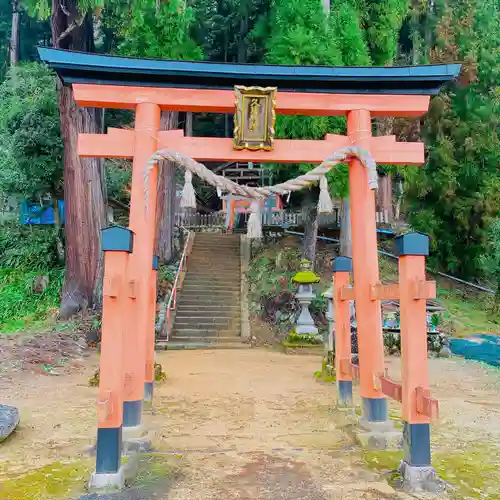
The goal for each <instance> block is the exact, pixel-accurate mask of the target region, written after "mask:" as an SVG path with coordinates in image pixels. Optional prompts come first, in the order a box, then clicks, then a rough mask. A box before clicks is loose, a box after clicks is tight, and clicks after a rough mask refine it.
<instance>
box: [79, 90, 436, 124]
mask: <svg viewBox="0 0 500 500" xmlns="http://www.w3.org/2000/svg"><path fill="white" fill-rule="evenodd" d="M73 93H74V96H75V100H76V102H77V103H78V104H79V105H80V106H86V107H93V108H115V109H135V108H136V106H137V105H138V104H140V103H143V102H151V103H154V104H158V105H159V106H160V108H161V109H162V110H163V111H191V112H194V113H200V112H205V113H231V114H233V113H234V109H235V105H234V101H235V97H234V92H233V91H231V90H209V89H184V88H150V87H132V86H130V87H129V86H121V85H91V84H78V83H75V84H73ZM429 102H430V97H429V96H414V95H371V94H320V93H312V92H311V93H309V92H281V91H278V94H277V98H276V112H277V113H278V114H282V115H309V116H342V115H346V114H347V113H348V112H349V111H352V110H358V109H365V110H367V111H369V112H370V113H371V115H372V116H374V117H379V116H396V117H404V116H422V115H424V114H425V113H426V112H427V109H428V108H429Z"/></svg>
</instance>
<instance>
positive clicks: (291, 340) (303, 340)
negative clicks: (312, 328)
mask: <svg viewBox="0 0 500 500" xmlns="http://www.w3.org/2000/svg"><path fill="white" fill-rule="evenodd" d="M286 340H287V343H288V344H299V345H301V344H307V345H319V344H322V343H323V340H322V339H321V337H320V336H319V335H313V334H310V333H296V332H295V330H294V331H292V332H290V333H289V334H288V337H287V338H286Z"/></svg>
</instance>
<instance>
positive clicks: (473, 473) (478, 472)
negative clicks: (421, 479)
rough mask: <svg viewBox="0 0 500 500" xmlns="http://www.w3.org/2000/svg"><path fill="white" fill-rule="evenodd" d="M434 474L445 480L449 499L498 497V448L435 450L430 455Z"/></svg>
mask: <svg viewBox="0 0 500 500" xmlns="http://www.w3.org/2000/svg"><path fill="white" fill-rule="evenodd" d="M432 461H433V465H434V467H435V468H436V471H437V473H438V476H439V477H441V478H442V479H444V480H445V481H446V482H448V483H449V484H450V485H451V486H452V487H453V490H452V491H451V493H450V496H451V498H453V499H457V500H458V499H463V498H470V499H481V500H500V491H499V487H498V485H499V483H500V469H499V461H500V452H499V450H498V449H493V448H492V447H488V446H485V447H479V446H477V447H474V448H472V449H469V450H464V451H463V452H462V453H460V454H456V455H451V454H441V453H436V454H435V455H433V457H432Z"/></svg>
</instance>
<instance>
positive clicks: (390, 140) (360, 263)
mask: <svg viewBox="0 0 500 500" xmlns="http://www.w3.org/2000/svg"><path fill="white" fill-rule="evenodd" d="M40 55H41V58H42V59H43V60H44V61H46V62H47V63H48V64H49V65H50V66H51V67H53V68H54V69H55V70H56V71H57V72H58V74H59V76H60V77H61V79H62V80H63V82H64V83H66V84H72V85H73V90H74V96H75V100H76V102H77V103H78V104H79V105H80V106H87V107H99V108H116V109H131V110H134V111H135V129H134V130H122V129H109V130H108V133H107V134H81V135H80V137H79V144H78V153H79V154H80V155H82V156H86V157H103V158H130V159H133V173H132V192H131V207H130V226H129V227H130V230H126V229H124V228H109V229H107V230H104V233H103V250H104V251H105V252H106V260H105V280H104V293H103V295H104V305H103V323H102V353H101V384H100V389H99V407H100V408H101V412H100V418H99V429H98V441H97V461H96V473H95V474H94V476H93V484H94V485H101V484H121V482H122V479H123V478H122V476H121V473H120V463H121V462H120V458H121V441H122V424H123V429H124V430H125V431H127V434H129V435H131V434H132V435H133V434H134V432H137V431H139V430H140V427H141V423H142V421H141V415H142V403H143V398H144V399H145V400H149V401H151V399H152V394H153V381H154V349H155V338H154V337H155V335H154V320H155V309H156V307H155V305H156V304H155V293H154V287H155V285H156V272H155V268H157V259H155V257H154V256H153V243H154V228H155V218H156V184H157V175H158V172H157V168H156V169H154V171H153V172H152V174H150V175H149V179H148V183H149V186H148V191H149V198H148V204H149V206H148V207H147V210H146V207H145V196H144V167H145V165H146V162H147V160H148V159H149V158H150V157H151V156H152V155H153V153H155V152H156V151H157V150H158V149H162V148H168V149H171V150H175V151H177V152H179V153H183V154H184V155H186V156H189V157H192V158H194V159H196V160H199V161H220V162H227V161H239V162H244V161H254V162H260V163H266V162H267V163H299V162H300V163H320V162H321V161H323V160H324V159H325V157H326V156H328V155H329V154H331V153H332V152H334V151H336V150H337V149H339V148H342V147H345V146H348V145H356V146H360V147H361V148H363V149H364V150H366V151H369V152H370V153H371V155H372V156H373V158H374V159H375V161H376V162H377V163H381V164H398V165H420V164H422V163H423V162H424V146H423V144H422V143H411V142H410V143H399V142H397V141H396V138H395V137H394V136H388V137H372V119H373V118H376V117H384V116H392V117H419V116H422V115H423V114H424V113H425V112H426V111H427V109H428V106H429V99H430V97H429V95H431V94H434V93H437V91H438V90H439V87H440V85H442V84H443V83H444V82H445V81H447V80H450V79H452V78H453V77H455V76H456V74H457V73H458V69H459V67H458V66H457V65H443V66H430V67H414V68H314V67H313V68H307V67H280V66H276V67H272V66H252V65H248V66H245V65H231V64H210V63H185V62H184V63H178V62H173V61H146V60H136V59H132V58H115V57H109V56H98V55H89V54H78V53H72V52H71V53H70V52H66V51H57V50H51V49H40ZM242 82H243V83H248V82H250V83H252V84H256V83H257V84H259V85H263V86H264V85H278V86H279V88H280V90H279V92H278V93H277V97H276V113H278V114H287V115H299V114H300V115H309V116H338V115H339V116H346V118H347V136H341V135H327V136H326V138H325V139H324V140H322V141H321V140H320V141H312V140H276V141H275V143H274V149H273V150H272V151H248V150H236V149H234V148H233V142H232V140H231V139H223V138H206V137H204V138H202V137H185V136H184V134H183V131H182V130H169V131H161V130H160V113H161V111H191V112H213V113H233V112H234V106H235V101H234V92H233V91H232V90H230V89H231V88H232V87H233V86H234V85H235V84H237V83H242ZM195 87H198V88H195ZM199 87H208V88H199ZM221 87H222V89H221ZM281 89H294V90H297V91H287V90H281ZM349 185H350V203H351V219H352V240H353V242H352V243H353V271H354V281H355V287H354V289H348V288H347V287H346V286H345V285H346V284H347V281H346V279H344V278H343V279H339V280H338V284H339V285H340V284H341V285H342V286H343V291H342V293H343V296H342V297H340V295H338V294H340V293H341V291H338V294H337V296H338V304H341V300H347V299H352V300H355V301H356V306H357V307H356V311H357V324H358V344H359V360H360V365H359V374H360V392H361V397H362V401H363V419H364V420H365V421H366V422H368V423H372V424H375V425H377V424H384V423H387V421H388V410H387V400H386V394H387V393H388V392H389V393H390V391H389V390H384V389H386V385H387V384H386V385H384V383H386V381H385V379H384V377H383V373H384V350H383V337H382V324H381V311H380V299H381V298H382V296H384V297H385V296H388V295H390V294H391V293H392V292H394V294H396V295H397V297H396V296H394V297H393V298H399V294H401V302H402V307H406V312H405V314H406V316H404V315H403V316H402V318H403V317H407V316H408V313H409V312H411V307H412V301H413V300H416V299H418V300H425V298H426V297H431V296H433V295H432V287H430V288H431V289H430V290H429V287H426V286H422V287H421V288H420V289H419V291H418V293H417V292H415V293H413V292H412V293H410V294H408V293H406V292H404V289H401V290H399V289H398V290H397V291H396V290H394V289H392V290H389V289H384V287H382V286H381V285H380V281H379V263H378V254H377V234H376V216H375V194H374V192H373V191H371V190H370V189H369V187H368V177H367V173H366V170H365V168H364V167H363V165H362V164H361V163H360V162H359V161H358V160H356V159H353V160H352V161H351V162H350V166H349ZM146 213H147V216H146V215H145V214H146ZM419 251H420V250H419ZM418 255H424V254H422V253H420V254H418ZM410 261H411V259H410ZM337 270H340V271H345V270H346V268H345V267H342V266H340V269H337ZM421 271H422V270H421V264H420V263H418V264H413V263H412V264H408V265H406V266H404V267H403V268H402V279H403V280H407V282H406V283H405V285H404V286H406V284H408V283H409V282H410V280H411V279H413V278H415V277H417V275H418V279H420V280H422V279H423V278H422V272H421ZM383 290H385V292H384V291H383ZM412 290H413V289H412ZM403 297H404V300H403ZM344 309H345V308H343V309H342V308H340V309H339V313H338V314H339V319H341V317H343V316H342V315H343V313H342V312H341V310H344ZM420 309H421V308H420ZM420 309H418V311H419V313H418V315H417V318H418V326H417V323H415V324H413V325H412V326H410V323H409V322H408V321H407V320H405V321H402V329H403V330H404V329H405V328H407V329H408V332H409V331H410V329H411V330H412V331H413V330H414V329H418V332H419V335H420V336H422V335H425V334H426V325H425V322H422V317H421V316H422V315H421V314H420V312H421V311H420ZM424 319H425V318H424ZM408 332H405V331H403V332H402V334H403V337H404V338H408V335H406V333H408ZM346 345H347V344H344V348H346V347H345V346H346ZM412 348H414V349H415V352H409V351H408V349H406V347H405V345H403V351H404V352H403V364H404V365H405V367H404V369H403V379H404V380H405V377H409V376H410V375H408V373H409V372H408V370H410V371H412V370H413V371H415V370H416V367H415V366H414V364H412V363H413V361H411V360H410V357H411V359H412V360H415V359H418V360H419V361H421V360H422V357H423V356H426V352H425V351H426V344H425V342H424V343H423V344H422V342H417V343H413V344H412ZM417 351H418V352H417ZM344 364H345V363H344ZM425 366H426V365H424V366H419V368H418V369H419V370H420V371H421V373H424V372H425V373H424V374H423V375H422V376H421V377H420V381H423V384H424V385H425V387H424V389H425V390H426V389H427V386H426V384H427V382H426V380H427V375H426V373H427V372H426V367H425ZM347 371H349V372H350V370H347ZM344 372H346V367H345V366H338V373H339V374H341V373H344ZM403 386H404V387H405V388H406V385H405V383H403ZM351 391H352V389H351ZM340 393H343V394H345V387H344V388H343V389H342V391H341V390H340V389H339V394H340ZM351 397H352V392H351ZM408 398H410V399H408ZM340 399H342V398H340ZM346 399H348V397H347V398H346ZM410 400H415V401H416V395H415V394H413V393H411V388H410V393H408V394H407V401H406V403H405V408H406V405H407V404H410V403H409V401H410ZM122 402H123V404H122ZM415 404H416V403H415ZM413 406H414V405H413ZM413 406H412V407H413ZM429 416H430V412H428V415H425V414H423V413H419V414H418V415H417V413H416V412H415V411H413V412H412V411H405V415H404V418H405V419H406V423H407V424H408V425H409V427H410V431H411V432H410V434H411V439H410V440H409V445H410V448H411V446H413V445H414V443H415V442H416V441H415V440H417V441H418V439H420V438H422V439H424V443H420V447H422V444H423V447H424V448H425V449H427V450H428V449H430V448H429V447H430V443H429V442H428V435H429V433H428V425H429ZM414 424H418V425H421V424H424V426H425V425H426V426H427V427H426V428H425V429H424V430H423V432H420V430H418V429H420V428H418V429H417V427H414V428H413V427H412V426H413V425H414ZM412 429H417V430H418V432H417V435H416V436H415V432H416V431H415V432H413V431H412ZM412 432H413V433H412ZM413 451H414V450H413V449H410V452H409V454H408V455H407V458H406V460H407V465H408V466H410V467H411V466H413V465H415V466H419V467H420V466H430V454H429V457H428V459H427V455H426V456H425V457H424V458H423V460H424V461H427V462H428V463H427V462H426V463H420V462H421V461H422V456H421V455H418V454H417V455H418V458H417V459H415V453H413ZM417 462H418V463H417Z"/></svg>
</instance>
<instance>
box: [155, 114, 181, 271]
mask: <svg viewBox="0 0 500 500" xmlns="http://www.w3.org/2000/svg"><path fill="white" fill-rule="evenodd" d="M178 123H179V114H178V113H177V112H171V111H163V112H162V114H161V125H160V128H161V130H171V129H173V128H176V127H177V126H178ZM158 167H159V172H160V175H159V179H158V198H157V202H156V245H155V254H156V255H158V257H160V259H161V260H162V261H163V262H170V261H171V260H172V259H173V257H174V254H175V246H174V229H175V212H176V209H177V206H176V191H177V189H176V182H175V164H174V163H173V162H171V161H162V162H160V164H159V165H158Z"/></svg>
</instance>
